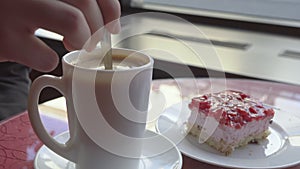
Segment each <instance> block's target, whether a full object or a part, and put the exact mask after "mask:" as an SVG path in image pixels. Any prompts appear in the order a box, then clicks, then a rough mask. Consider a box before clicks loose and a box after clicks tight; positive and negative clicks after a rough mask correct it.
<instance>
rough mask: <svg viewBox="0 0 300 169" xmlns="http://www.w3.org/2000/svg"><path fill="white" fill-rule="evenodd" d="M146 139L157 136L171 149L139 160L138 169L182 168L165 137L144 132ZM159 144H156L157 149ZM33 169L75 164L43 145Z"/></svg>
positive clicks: (59, 168) (64, 167)
mask: <svg viewBox="0 0 300 169" xmlns="http://www.w3.org/2000/svg"><path fill="white" fill-rule="evenodd" d="M146 135H147V137H149V136H158V138H157V140H158V141H161V142H163V144H166V143H167V144H169V146H172V147H173V148H172V149H170V150H168V151H166V152H164V153H161V154H159V155H157V156H154V157H143V156H142V158H141V162H140V167H139V169H158V168H163V169H181V168H182V157H181V153H180V152H179V150H178V149H177V148H176V146H175V145H174V144H173V143H172V142H170V141H169V139H167V138H166V137H164V136H162V135H160V134H157V133H154V132H152V131H147V132H146ZM68 138H69V133H68V132H64V133H62V134H60V135H58V136H56V137H55V139H56V140H57V141H59V142H65V141H66V140H67V139H68ZM159 145H160V143H157V146H158V147H159ZM142 154H151V148H147V147H144V148H143V153H142ZM34 168H35V169H75V164H74V163H73V162H70V161H68V160H67V159H65V158H63V157H61V156H59V155H57V154H56V153H54V152H53V151H52V150H50V149H49V148H48V147H46V146H45V145H43V146H42V147H41V148H40V149H39V151H38V152H37V154H36V157H35V160H34Z"/></svg>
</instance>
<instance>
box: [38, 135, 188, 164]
mask: <svg viewBox="0 0 300 169" xmlns="http://www.w3.org/2000/svg"><path fill="white" fill-rule="evenodd" d="M145 132H150V133H151V134H155V135H158V136H159V137H162V138H163V139H165V140H166V141H168V142H169V143H170V144H172V147H173V148H172V149H174V150H175V151H176V154H177V158H178V159H177V161H176V163H174V166H173V168H170V169H181V168H182V166H183V159H182V153H181V151H180V150H179V149H178V147H177V146H176V145H175V143H173V142H172V141H171V140H170V139H169V138H167V137H166V136H164V135H162V134H160V133H157V132H155V131H151V130H145ZM66 134H69V131H64V132H62V133H59V134H57V135H56V136H54V137H53V138H54V139H55V140H56V139H57V138H58V137H61V136H63V135H66ZM44 149H45V150H48V151H49V150H50V151H52V150H51V149H50V148H48V147H47V146H46V145H45V144H43V145H42V146H41V147H40V148H39V150H38V151H37V152H36V155H35V157H34V163H33V167H34V169H40V168H38V160H39V157H40V154H41V153H42V150H44ZM172 149H170V150H172ZM170 150H169V151H170ZM53 153H54V154H55V155H56V156H58V157H59V158H64V157H62V156H60V155H58V154H56V153H55V152H53ZM143 158H148V157H143ZM151 158H154V157H149V159H151ZM66 160H68V159H66ZM68 161H69V160H68Z"/></svg>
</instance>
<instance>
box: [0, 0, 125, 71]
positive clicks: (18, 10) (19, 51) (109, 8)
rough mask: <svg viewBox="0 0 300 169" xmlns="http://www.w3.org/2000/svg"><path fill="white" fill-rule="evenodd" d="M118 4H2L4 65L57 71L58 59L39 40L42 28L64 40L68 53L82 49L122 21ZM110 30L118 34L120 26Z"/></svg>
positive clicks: (0, 54)
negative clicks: (37, 33) (93, 37)
mask: <svg viewBox="0 0 300 169" xmlns="http://www.w3.org/2000/svg"><path fill="white" fill-rule="evenodd" d="M120 15H121V11H120V4H119V1H118V0H61V1H58V0H1V1H0V22H1V27H0V38H1V41H0V61H13V62H17V63H20V64H24V65H27V66H29V67H31V68H33V69H36V70H39V71H50V70H53V69H54V68H55V67H56V66H57V64H58V56H57V54H56V53H55V51H53V50H52V49H51V48H50V47H48V46H47V45H46V44H45V43H43V42H42V41H41V40H40V39H38V38H37V37H36V36H35V35H34V32H35V31H36V30H37V29H38V28H43V29H46V30H49V31H53V32H56V33H58V34H61V35H63V36H64V39H63V44H64V45H65V47H66V48H67V49H68V50H75V49H81V48H82V47H83V45H84V44H85V42H86V41H87V40H88V38H90V37H91V35H92V34H93V33H94V32H96V31H97V30H98V29H99V28H101V27H102V26H103V25H104V24H107V23H110V22H111V21H113V20H116V19H118V18H119V17H120ZM113 23H114V24H112V25H110V26H109V27H108V29H109V31H110V32H111V33H118V32H119V30H120V23H119V22H118V21H117V22H113Z"/></svg>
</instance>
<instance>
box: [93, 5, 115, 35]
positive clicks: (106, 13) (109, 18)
mask: <svg viewBox="0 0 300 169" xmlns="http://www.w3.org/2000/svg"><path fill="white" fill-rule="evenodd" d="M97 2H98V4H99V6H100V9H101V12H102V15H103V20H104V23H105V24H107V28H108V30H109V31H110V32H111V33H119V32H120V30H121V25H120V21H119V20H118V19H119V18H120V16H121V6H120V2H119V1H118V0H97Z"/></svg>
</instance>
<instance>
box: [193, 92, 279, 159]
mask: <svg viewBox="0 0 300 169" xmlns="http://www.w3.org/2000/svg"><path fill="white" fill-rule="evenodd" d="M189 108H190V110H191V116H190V117H189V120H188V122H187V129H188V132H189V134H190V135H192V136H194V137H196V138H197V139H198V141H199V143H201V142H205V143H207V144H208V145H210V146H211V147H214V148H215V149H217V150H218V151H220V152H222V153H224V154H225V155H229V154H230V153H232V152H233V151H234V149H235V148H237V147H241V146H245V145H247V144H248V143H250V142H257V141H259V140H262V139H265V138H266V137H267V136H268V135H269V134H270V132H269V130H268V127H269V125H270V123H271V119H272V118H273V116H274V110H273V109H272V108H271V107H270V106H266V105H264V104H263V103H261V102H259V101H258V100H255V99H253V98H251V97H250V96H249V95H247V94H245V93H242V92H239V91H233V90H225V91H222V92H219V93H213V94H206V95H202V96H200V97H194V98H193V99H192V101H191V102H190V104H189ZM214 124H215V125H214Z"/></svg>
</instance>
